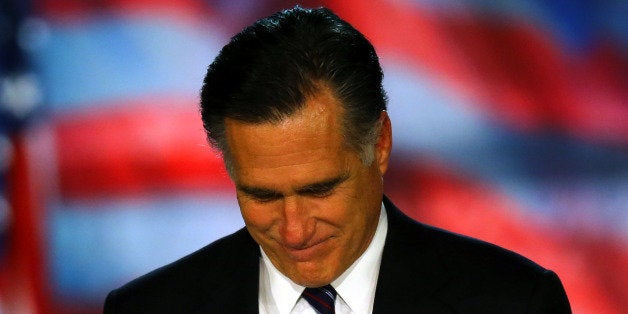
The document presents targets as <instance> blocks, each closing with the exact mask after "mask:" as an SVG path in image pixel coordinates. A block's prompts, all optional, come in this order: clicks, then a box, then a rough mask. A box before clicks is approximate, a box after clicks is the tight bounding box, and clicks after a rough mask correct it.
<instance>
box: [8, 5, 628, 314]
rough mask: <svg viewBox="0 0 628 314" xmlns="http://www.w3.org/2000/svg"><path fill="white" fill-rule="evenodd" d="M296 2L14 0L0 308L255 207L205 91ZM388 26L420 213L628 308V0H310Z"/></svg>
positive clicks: (404, 172) (397, 180) (395, 95)
mask: <svg viewBox="0 0 628 314" xmlns="http://www.w3.org/2000/svg"><path fill="white" fill-rule="evenodd" d="M295 4H297V2H294V1H253V0H248V1H246V0H238V1H228V0H213V1H209V0H207V1H201V0H181V1H166V0H152V1H148V0H125V1H122V0H99V1H95V0H94V1H81V0H40V1H33V2H31V3H29V2H24V1H17V0H5V1H4V2H3V4H2V6H0V9H1V10H2V11H1V12H0V14H1V15H0V16H1V18H0V25H1V27H0V32H1V34H0V40H1V42H0V45H1V46H0V49H1V52H2V53H1V54H0V56H1V58H2V59H0V79H1V80H2V82H1V85H0V122H1V123H2V125H1V128H0V174H1V176H2V177H1V178H0V180H1V181H0V188H1V189H2V190H1V193H2V194H0V313H90V312H93V313H99V312H100V308H101V304H102V302H103V301H104V297H105V295H106V293H107V292H108V291H109V290H110V289H112V288H114V287H116V286H117V285H120V284H122V283H124V282H126V281H128V280H130V279H132V278H134V277H136V276H138V275H141V274H143V273H145V272H147V271H149V270H151V269H153V268H155V267H158V266H160V265H163V264H165V263H168V262H170V261H173V260H175V259H177V258H178V257H181V256H183V255H185V254H187V253H189V252H192V251H193V250H195V249H197V248H200V247H201V246H203V245H204V244H206V243H209V242H211V241H213V240H214V239H216V238H218V237H221V236H223V235H226V234H228V233H230V232H232V231H234V230H236V229H237V228H239V227H241V226H243V222H242V219H241V218H240V214H239V212H238V208H237V203H236V202H235V198H234V192H233V187H232V185H231V183H230V182H229V180H228V177H227V176H226V174H225V172H224V169H223V168H222V164H221V160H220V159H219V157H218V155H217V154H216V153H215V152H213V151H212V150H211V149H210V148H209V146H208V145H207V144H206V143H205V138H204V134H203V130H202V125H201V122H200V118H199V116H198V109H197V102H198V99H197V93H198V90H199V88H200V85H201V82H202V78H203V75H204V72H205V69H206V66H207V65H208V64H209V63H210V62H211V61H212V60H213V58H214V57H215V56H216V54H217V53H218V51H219V49H220V48H221V47H222V46H223V45H224V44H226V43H227V41H228V39H229V37H230V36H231V35H233V34H234V33H236V32H237V31H239V30H240V29H241V28H242V27H243V26H246V25H248V24H250V23H251V22H253V21H255V20H256V19H258V18H260V17H264V16H267V15H268V14H270V13H272V12H274V11H276V10H279V9H282V8H287V7H292V6H294V5H295ZM299 4H301V5H303V6H306V7H308V6H321V5H324V6H328V7H330V8H331V9H332V10H334V11H335V12H336V13H338V14H339V15H340V16H341V17H343V18H345V19H346V20H348V21H349V22H350V23H352V24H353V25H354V26H356V28H358V29H359V30H361V31H362V32H363V33H364V34H365V35H366V36H367V37H368V38H369V39H370V40H371V41H372V42H373V44H374V45H375V47H376V49H377V51H378V54H379V55H380V58H381V62H382V65H383V67H384V72H385V85H386V89H387V90H388V92H389V98H390V103H389V112H390V115H391V119H392V122H393V134H394V153H393V160H392V167H391V169H390V172H389V173H388V174H387V176H386V178H385V181H386V183H385V185H386V193H387V194H388V195H389V196H391V198H392V199H393V201H395V202H396V203H397V205H399V206H400V207H401V208H402V209H404V210H405V211H406V212H407V213H408V214H409V215H411V216H413V217H415V218H417V219H418V220H421V221H424V222H427V223H430V224H433V225H437V226H440V227H444V228H447V229H450V230H453V231H455V232H459V233H464V234H467V235H471V236H474V237H478V238H481V239H484V240H487V241H490V242H494V243H496V244H498V245H501V246H504V247H506V248H509V249H512V250H514V251H517V252H519V253H522V254H524V255H526V256H528V257H530V258H531V259H533V260H535V261H537V262H539V263H540V264H541V265H543V266H545V267H548V268H551V269H553V270H555V271H556V272H557V273H558V274H559V276H560V277H561V279H562V280H563V283H564V285H565V288H566V290H567V294H568V296H569V298H570V300H571V303H572V307H573V310H574V313H626V312H628V302H627V301H626V293H625V288H624V287H626V286H628V272H627V271H626V270H627V269H628V89H627V88H626V77H628V76H627V74H628V60H627V53H626V52H627V50H628V25H627V24H628V19H626V16H628V3H627V2H625V1H619V0H615V1H604V2H598V1H567V0H561V1H540V0H526V1H523V0H510V1H501V2H496V1H495V2H494V1H481V0H466V1H453V0H445V1H443V0H440V1H433V0H432V1H430V0H415V1H411V0H405V1H392V0H388V1H386V0H375V1H356V0H345V1H302V2H299Z"/></svg>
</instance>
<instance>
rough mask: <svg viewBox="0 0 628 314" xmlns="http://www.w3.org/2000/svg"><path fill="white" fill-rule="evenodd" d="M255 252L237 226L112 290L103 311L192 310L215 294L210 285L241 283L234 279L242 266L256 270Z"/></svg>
mask: <svg viewBox="0 0 628 314" xmlns="http://www.w3.org/2000/svg"><path fill="white" fill-rule="evenodd" d="M258 254H259V251H258V247H257V245H256V244H255V242H254V241H253V239H252V238H251V237H250V235H249V234H248V232H247V231H246V229H241V230H239V231H238V232H236V233H234V234H231V235H229V236H227V237H224V238H222V239H219V240H217V241H215V242H213V243H211V244H209V245H207V246H205V247H203V248H201V249H200V250H198V251H196V252H194V253H192V254H190V255H187V256H185V257H183V258H181V259H179V260H177V261H175V262H173V263H171V264H168V265H165V266H163V267H161V268H158V269H156V270H154V271H152V272H150V273H148V274H146V275H143V276H141V277H139V278H137V279H135V280H133V281H131V282H129V283H127V284H125V285H124V286H122V287H120V288H118V289H115V290H113V291H112V292H110V293H109V295H108V296H107V300H106V301H105V313H127V312H128V313H136V312H164V311H165V312H168V310H166V309H170V310H176V311H183V312H194V311H195V309H196V308H198V307H199V306H200V305H199V300H207V301H208V299H211V298H212V296H216V297H218V296H217V294H216V289H212V287H221V286H223V287H224V286H225V285H226V284H227V283H229V282H234V280H235V282H240V283H241V281H240V280H237V279H239V278H240V277H241V275H242V274H243V270H250V269H252V268H253V269H254V270H255V272H257V269H256V268H255V266H257V265H258ZM250 277H251V276H248V278H247V279H248V280H255V278H256V277H253V278H250ZM151 309H152V310H151Z"/></svg>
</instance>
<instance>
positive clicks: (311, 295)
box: [303, 291, 333, 310]
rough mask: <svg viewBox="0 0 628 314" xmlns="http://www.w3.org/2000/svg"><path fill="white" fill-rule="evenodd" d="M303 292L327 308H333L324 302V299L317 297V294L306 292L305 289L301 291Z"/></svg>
mask: <svg viewBox="0 0 628 314" xmlns="http://www.w3.org/2000/svg"><path fill="white" fill-rule="evenodd" d="M303 294H305V295H307V296H308V297H310V298H311V299H312V300H314V301H316V302H318V303H320V304H322V305H323V306H324V307H326V308H328V309H330V310H331V309H333V307H332V306H331V305H330V304H328V303H327V302H325V301H324V300H321V299H319V298H318V297H317V296H315V295H313V294H311V293H309V292H307V291H303Z"/></svg>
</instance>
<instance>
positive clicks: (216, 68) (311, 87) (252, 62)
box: [201, 6, 386, 174]
mask: <svg viewBox="0 0 628 314" xmlns="http://www.w3.org/2000/svg"><path fill="white" fill-rule="evenodd" d="M382 79H383V73H382V69H381V66H380V64H379V60H378V57H377V54H376V53H375V49H374V48H373V45H371V43H370V42H369V41H368V40H367V39H366V38H365V37H364V35H362V34H361V33H360V32H358V31H357V30H356V29H355V28H353V27H352V26H351V25H350V24H349V23H347V22H345V21H344V20H342V19H340V18H339V17H338V16H337V15H335V14H334V13H333V12H332V11H330V10H329V9H326V8H318V9H304V8H301V7H298V6H297V7H295V8H292V9H288V10H284V11H280V12H278V13H275V14H273V15H271V16H269V17H267V18H264V19H261V20H258V21H257V22H255V23H254V24H253V25H251V26H249V27H247V28H245V29H244V30H242V31H241V32H240V33H238V34H236V35H235V36H234V37H232V38H231V41H230V42H229V43H228V44H227V45H226V46H224V47H223V48H222V50H221V51H220V53H219V55H218V56H217V57H216V59H215V60H214V62H213V63H212V64H210V65H209V67H208V69H207V74H206V76H205V79H204V82H203V87H202V89H201V117H202V120H203V127H204V128H205V131H206V133H207V138H208V140H209V142H210V144H211V145H212V146H214V147H215V148H217V149H219V150H220V151H221V152H222V154H223V156H224V160H225V165H226V167H227V170H228V171H229V173H230V174H232V169H233V168H232V166H233V165H232V160H231V157H230V154H229V147H228V145H227V141H226V136H225V118H230V119H235V120H239V121H242V122H247V123H252V124H256V123H265V122H279V121H282V120H283V119H285V118H287V117H289V116H291V115H292V114H294V113H296V112H297V111H298V110H299V109H301V108H303V106H304V105H305V102H306V100H307V99H308V98H309V97H313V96H316V94H317V93H318V92H320V91H321V90H322V89H324V88H329V89H330V90H331V91H332V94H333V95H334V96H335V97H336V98H337V99H338V100H339V101H340V103H341V105H342V112H343V118H342V119H343V122H342V125H343V137H344V140H345V143H346V145H348V147H350V148H351V149H353V150H355V151H356V153H357V154H358V155H359V156H360V159H361V160H362V162H363V163H364V164H365V165H370V164H371V163H372V162H373V160H374V145H375V143H376V142H377V139H378V136H379V133H380V129H381V121H380V119H379V118H380V115H381V112H382V111H383V110H386V93H385V91H384V89H383V87H382Z"/></svg>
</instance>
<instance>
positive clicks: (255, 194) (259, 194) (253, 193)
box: [238, 186, 283, 203]
mask: <svg viewBox="0 0 628 314" xmlns="http://www.w3.org/2000/svg"><path fill="white" fill-rule="evenodd" d="M238 190H240V192H242V193H244V194H246V195H247V196H248V197H250V198H252V199H254V200H256V201H258V202H261V203H267V202H272V201H275V200H278V199H280V198H282V197H283V195H282V194H281V193H279V192H277V191H273V190H268V189H262V188H254V187H247V186H240V187H238Z"/></svg>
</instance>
